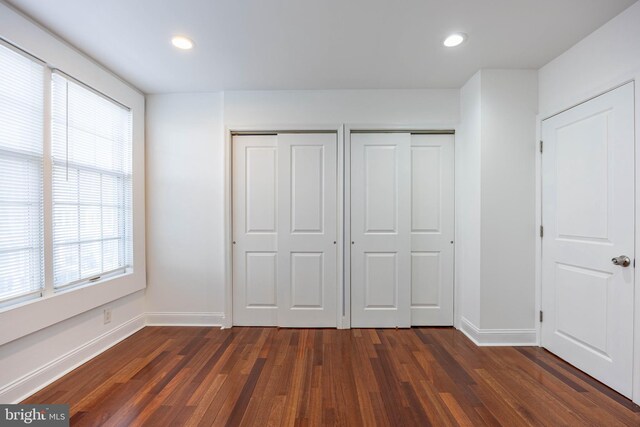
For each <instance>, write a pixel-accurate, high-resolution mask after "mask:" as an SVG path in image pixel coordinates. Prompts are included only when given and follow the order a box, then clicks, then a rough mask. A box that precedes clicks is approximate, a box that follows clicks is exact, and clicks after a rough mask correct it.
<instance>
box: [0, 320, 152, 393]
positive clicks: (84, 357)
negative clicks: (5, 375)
mask: <svg viewBox="0 0 640 427" xmlns="http://www.w3.org/2000/svg"><path fill="white" fill-rule="evenodd" d="M144 326H145V319H144V315H143V314H141V315H139V316H136V317H134V318H133V319H131V320H129V321H127V322H125V323H123V324H122V325H120V326H117V327H116V328H114V329H111V330H110V331H108V332H106V333H104V334H102V335H100V336H98V337H96V338H94V339H92V340H91V341H89V342H87V343H86V344H83V345H81V346H80V347H77V348H75V349H73V350H71V351H70V352H68V353H66V354H63V355H62V356H60V357H58V358H57V359H54V360H52V361H51V362H49V363H47V364H45V365H43V366H41V367H40V368H38V369H35V370H33V371H31V372H30V373H28V374H26V375H24V376H23V377H21V378H18V379H17V380H15V381H13V382H11V383H10V384H7V385H6V386H4V387H2V388H0V402H7V403H19V402H21V401H22V400H24V399H25V398H27V397H29V396H31V395H32V394H34V393H35V392H37V391H38V390H40V389H42V388H44V387H46V386H48V385H49V384H51V383H52V382H54V381H55V380H57V379H58V378H60V377H62V376H63V375H65V374H67V373H69V372H71V371H72V370H74V369H75V368H77V367H78V366H80V365H82V364H83V363H85V362H87V361H88V360H90V359H93V358H94V357H96V356H97V355H98V354H100V353H102V352H104V351H105V350H107V349H108V348H110V347H113V346H114V345H116V344H117V343H119V342H120V341H122V340H123V339H125V338H127V337H129V336H130V335H133V334H134V333H136V332H138V331H139V330H140V329H142V328H144Z"/></svg>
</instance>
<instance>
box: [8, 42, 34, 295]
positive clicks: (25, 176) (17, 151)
mask: <svg viewBox="0 0 640 427" xmlns="http://www.w3.org/2000/svg"><path fill="white" fill-rule="evenodd" d="M44 76H45V67H44V65H43V64H41V63H39V62H36V61H35V60H34V59H32V58H30V57H27V56H26V55H25V54H23V53H21V52H18V51H17V50H15V49H13V48H10V47H7V46H5V45H4V44H1V43H0V305H6V304H9V303H10V302H9V301H15V300H16V299H23V298H26V297H27V296H29V295H34V294H39V293H41V292H42V289H43V288H44V272H43V270H44V268H43V265H44V262H43V259H44V253H43V247H44V245H43V240H44V232H43V182H42V175H43V172H42V171H43V156H42V153H43V148H42V147H43V140H44Z"/></svg>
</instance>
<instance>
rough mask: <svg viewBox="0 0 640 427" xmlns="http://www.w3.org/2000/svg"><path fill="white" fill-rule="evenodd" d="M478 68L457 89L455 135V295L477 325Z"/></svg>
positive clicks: (460, 308)
mask: <svg viewBox="0 0 640 427" xmlns="http://www.w3.org/2000/svg"><path fill="white" fill-rule="evenodd" d="M480 74H481V73H480V71H478V72H477V73H476V74H475V75H474V76H473V77H472V78H471V79H469V81H468V82H467V83H466V84H465V85H464V87H463V88H462V89H461V90H460V125H459V127H458V134H457V135H456V216H457V218H456V260H455V262H456V295H457V297H458V298H459V299H460V301H461V303H460V304H459V305H458V312H457V313H456V323H457V325H460V318H461V317H462V316H464V317H465V318H466V319H467V320H468V321H470V322H472V323H473V324H474V325H480V206H481V205H480V200H481V198H480V141H481V138H480V137H481V130H482V126H481V96H480V89H481V86H480V83H481V81H480Z"/></svg>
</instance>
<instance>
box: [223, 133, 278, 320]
mask: <svg viewBox="0 0 640 427" xmlns="http://www.w3.org/2000/svg"><path fill="white" fill-rule="evenodd" d="M277 143H278V139H277V137H276V136H275V135H272V136H270V135H264V136H262V135H261V136H254V135H251V136H234V137H233V144H232V145H233V192H232V194H233V238H234V244H233V324H234V325H239V326H277V325H278V257H279V254H278V200H277V196H278V147H277Z"/></svg>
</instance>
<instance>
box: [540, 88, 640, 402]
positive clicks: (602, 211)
mask: <svg viewBox="0 0 640 427" xmlns="http://www.w3.org/2000/svg"><path fill="white" fill-rule="evenodd" d="M633 93H634V90H633V84H632V83H630V84H628V85H625V86H623V87H620V88H618V89H615V90H613V91H611V92H608V93H606V94H604V95H602V96H599V97H598V98H595V99H593V100H591V101H588V102H586V103H584V104H581V105H579V106H577V107H574V108H572V109H570V110H568V111H565V112H563V113H561V114H558V115H557V116H554V117H552V118H550V119H547V120H545V121H544V122H543V126H542V136H543V140H544V153H543V157H542V194H543V197H542V204H543V211H542V219H543V225H544V238H543V240H542V310H543V312H544V319H543V322H542V345H543V346H544V347H546V348H547V349H549V350H550V351H552V352H553V353H555V354H557V355H558V356H560V357H562V358H563V359H565V360H567V361H568V362H570V363H572V364H574V365H575V366H577V367H578V368H580V369H582V370H584V371H585V372H587V373H588V374H589V375H592V376H593V377H595V378H597V379H598V380H600V381H602V382H604V383H605V384H607V385H608V386H610V387H612V388H614V389H615V390H617V391H619V392H620V393H622V394H624V395H625V396H627V397H631V389H632V357H633V348H632V343H633V287H634V274H633V269H634V267H633V259H634V256H635V253H634V194H635V186H634V171H635V166H634V130H633V126H634V125H633V114H634V113H633V102H634V101H633V96H634V95H633ZM620 255H626V256H628V257H629V258H630V260H631V265H629V266H628V267H623V266H621V265H614V264H613V263H612V258H613V257H617V256H620Z"/></svg>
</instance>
